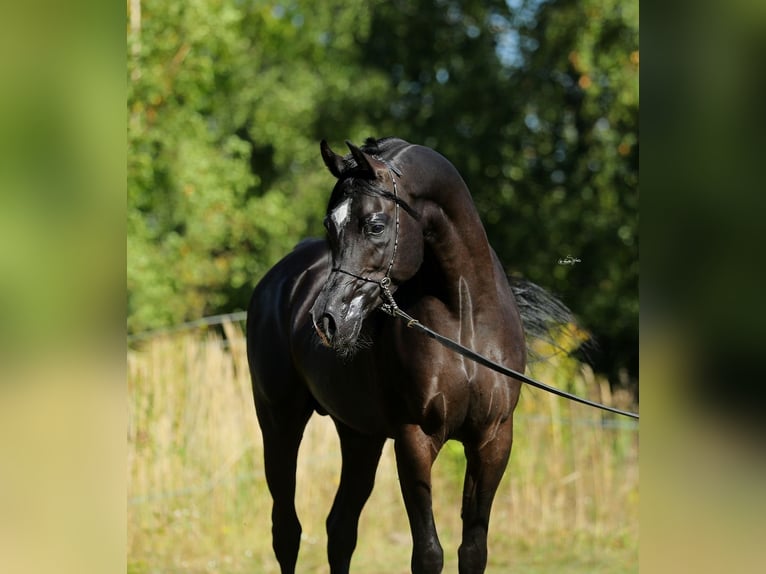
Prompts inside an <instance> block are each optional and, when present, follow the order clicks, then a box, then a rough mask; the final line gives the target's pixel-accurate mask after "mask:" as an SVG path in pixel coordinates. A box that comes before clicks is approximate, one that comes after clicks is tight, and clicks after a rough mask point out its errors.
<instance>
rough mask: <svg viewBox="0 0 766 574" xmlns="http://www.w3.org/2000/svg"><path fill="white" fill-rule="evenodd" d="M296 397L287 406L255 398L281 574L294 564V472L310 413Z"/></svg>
mask: <svg viewBox="0 0 766 574" xmlns="http://www.w3.org/2000/svg"><path fill="white" fill-rule="evenodd" d="M296 394H297V395H298V396H296V397H295V399H294V400H293V401H291V403H292V404H287V405H284V404H281V405H278V404H276V403H273V404H265V403H264V402H263V401H260V400H259V397H256V412H257V414H258V421H259V423H260V427H261V433H262V435H263V457H264V469H265V472H266V484H267V485H268V487H269V492H270V493H271V498H272V501H273V505H272V510H271V533H272V547H273V549H274V554H275V555H276V558H277V562H279V567H280V570H281V572H282V574H293V573H294V572H295V565H296V562H297V560H298V549H299V547H300V541H301V524H300V521H299V520H298V515H297V513H296V511H295V471H296V466H297V460H298V448H299V446H300V443H301V439H302V438H303V431H304V429H305V427H306V423H307V422H308V420H309V417H310V416H311V413H312V412H313V411H312V409H311V406H310V403H309V401H308V394H307V393H296Z"/></svg>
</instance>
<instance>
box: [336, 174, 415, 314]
mask: <svg viewBox="0 0 766 574" xmlns="http://www.w3.org/2000/svg"><path fill="white" fill-rule="evenodd" d="M385 164H386V167H387V168H388V174H389V176H390V177H391V184H392V186H393V195H392V196H389V195H388V194H384V195H383V196H382V197H385V198H386V199H391V200H392V201H393V202H394V209H395V214H396V215H395V220H396V227H395V231H394V248H393V251H392V252H391V260H390V261H389V262H388V268H387V269H386V274H385V275H384V277H383V278H382V279H380V280H378V279H371V278H370V277H366V276H364V275H360V274H358V273H353V272H351V271H347V270H346V269H343V268H341V267H333V268H332V270H331V271H332V272H333V273H343V274H344V275H348V276H350V277H353V278H354V279H359V280H361V281H365V282H367V283H375V284H376V285H378V286H379V287H380V290H381V293H382V294H383V299H384V303H383V305H381V310H383V311H384V312H386V313H388V314H389V315H391V316H394V314H395V311H396V310H397V309H398V308H399V307H398V306H397V304H396V301H394V297H393V295H392V294H391V290H390V287H391V270H392V269H393V268H394V261H395V260H396V251H397V249H398V247H399V203H400V201H401V200H400V199H399V190H398V189H397V187H396V178H395V177H394V174H396V175H397V176H399V177H401V176H402V172H401V171H399V170H398V169H397V168H395V167H394V166H392V165H391V164H390V163H388V162H385ZM406 211H407V212H408V213H414V212H412V211H411V209H407V210H406ZM413 216H414V215H413Z"/></svg>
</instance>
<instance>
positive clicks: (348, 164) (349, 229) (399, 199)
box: [311, 140, 423, 356]
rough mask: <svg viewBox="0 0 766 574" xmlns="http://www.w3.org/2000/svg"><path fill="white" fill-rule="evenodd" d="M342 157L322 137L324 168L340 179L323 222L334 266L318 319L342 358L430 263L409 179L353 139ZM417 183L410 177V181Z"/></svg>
mask: <svg viewBox="0 0 766 574" xmlns="http://www.w3.org/2000/svg"><path fill="white" fill-rule="evenodd" d="M346 145H347V146H348V147H349V149H350V150H351V154H350V155H348V156H346V157H343V156H340V155H338V154H336V153H335V152H333V151H332V150H331V149H330V147H329V146H328V145H327V142H326V141H324V140H323V141H322V142H321V145H320V148H321V152H322V158H323V159H324V162H325V165H326V166H327V168H328V169H329V170H330V173H332V174H333V175H334V176H335V177H336V178H337V182H336V184H335V187H334V189H333V192H332V195H331V196H330V201H329V203H328V206H327V213H326V216H325V219H324V225H325V228H326V230H327V241H328V244H329V248H330V252H331V256H332V268H331V272H330V276H329V278H328V279H327V282H326V283H325V284H324V286H323V288H322V290H321V291H320V293H319V295H318V297H317V299H316V301H315V302H314V305H313V307H312V308H311V317H312V320H313V323H314V328H315V330H316V332H317V334H318V335H319V338H320V339H321V340H322V342H323V343H324V344H325V345H327V346H329V347H332V348H333V349H334V350H335V351H336V352H337V353H339V354H340V355H345V356H348V355H352V354H353V353H354V352H355V351H356V349H357V348H358V343H359V334H360V332H361V329H362V324H363V322H364V320H365V319H366V318H367V317H368V316H369V314H370V313H372V312H373V311H374V310H375V309H377V308H378V307H380V306H381V305H382V304H383V303H388V301H387V300H386V297H387V293H386V291H388V292H390V293H393V292H395V291H396V289H397V287H398V286H399V285H401V284H402V283H403V282H405V281H407V280H408V279H410V278H411V277H412V276H413V275H415V273H416V272H417V270H418V268H419V267H420V264H421V263H422V261H423V231H422V227H421V223H420V220H419V219H420V218H419V216H418V214H417V212H416V211H415V210H414V209H413V208H412V207H411V206H410V203H408V200H411V195H410V193H409V192H408V187H409V184H408V178H407V177H406V175H405V174H402V172H401V171H400V170H399V169H398V168H397V167H396V166H395V165H394V163H392V162H391V161H390V160H388V159H384V158H383V157H381V156H378V155H377V154H376V153H375V152H374V151H372V150H373V149H375V151H379V150H378V149H377V148H375V143H374V141H369V140H368V146H367V147H366V148H365V149H366V151H365V150H363V149H360V148H358V147H356V146H354V145H353V144H351V143H349V142H346ZM410 183H411V182H410Z"/></svg>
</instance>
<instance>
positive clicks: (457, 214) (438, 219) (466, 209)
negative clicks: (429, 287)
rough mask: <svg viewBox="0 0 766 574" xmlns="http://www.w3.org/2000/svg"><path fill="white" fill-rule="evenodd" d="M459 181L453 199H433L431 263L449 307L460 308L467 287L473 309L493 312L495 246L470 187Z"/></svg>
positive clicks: (429, 233) (428, 236)
mask: <svg viewBox="0 0 766 574" xmlns="http://www.w3.org/2000/svg"><path fill="white" fill-rule="evenodd" d="M460 184H461V185H459V186H455V187H453V188H452V190H451V194H450V195H451V197H450V198H449V199H450V201H447V202H444V201H443V200H442V201H438V202H437V201H434V202H433V204H432V205H431V206H430V207H429V209H428V214H429V216H428V222H427V225H428V229H427V234H426V243H427V244H428V246H429V254H430V258H431V259H432V262H431V264H432V265H434V266H435V267H436V268H437V269H436V270H437V272H438V275H439V276H440V279H441V281H442V283H443V285H442V288H443V289H444V293H445V296H446V301H445V303H447V305H448V306H449V307H450V308H452V309H453V310H458V309H459V308H460V306H461V299H463V298H464V297H465V289H466V288H467V290H468V292H469V293H470V295H471V298H472V299H473V302H474V310H475V311H477V312H481V311H487V312H490V313H491V312H494V311H493V310H494V309H496V308H497V303H498V301H497V289H496V277H495V275H496V270H495V265H494V260H493V256H492V250H491V248H490V246H489V241H488V240H487V235H486V233H485V231H484V227H483V226H482V224H481V220H480V219H479V214H478V212H477V211H476V208H475V207H474V205H473V202H472V201H471V199H470V194H469V192H468V189H467V188H466V187H465V184H463V183H462V180H461V181H460ZM441 189H442V193H443V190H444V188H441Z"/></svg>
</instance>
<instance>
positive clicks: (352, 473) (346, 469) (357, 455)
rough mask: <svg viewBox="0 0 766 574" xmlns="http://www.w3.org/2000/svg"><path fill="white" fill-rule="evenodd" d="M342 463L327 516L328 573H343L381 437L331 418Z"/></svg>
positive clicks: (372, 478)
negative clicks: (357, 429) (335, 491)
mask: <svg viewBox="0 0 766 574" xmlns="http://www.w3.org/2000/svg"><path fill="white" fill-rule="evenodd" d="M335 426H336V428H337V430H338V436H339V438H340V447H341V453H342V456H343V466H342V469H341V475H340V485H339V486H338V492H337V493H336V495H335V500H334V502H333V505H332V509H331V510H330V514H329V516H328V517H327V558H328V560H329V563H330V572H331V573H332V574H347V573H348V571H349V567H350V564H351V555H352V554H353V552H354V549H355V548H356V541H357V532H358V526H359V516H360V514H361V512H362V508H363V507H364V505H365V503H366V502H367V499H368V498H369V496H370V494H371V493H372V488H373V485H374V483H375V472H376V470H377V468H378V462H379V460H380V454H381V451H382V449H383V444H384V443H385V440H386V439H385V437H383V438H378V437H370V436H365V435H361V434H359V433H357V432H356V431H354V430H352V429H350V428H348V427H347V426H345V425H344V424H343V423H340V422H338V421H336V422H335Z"/></svg>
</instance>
